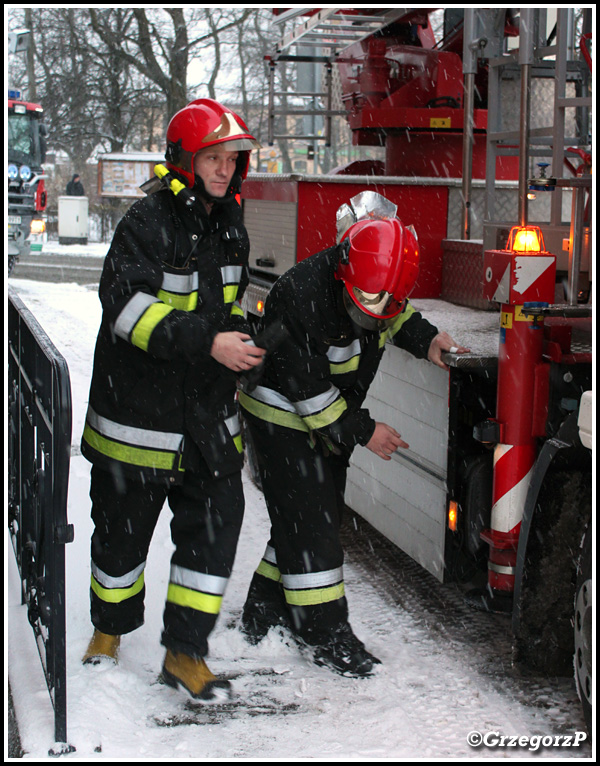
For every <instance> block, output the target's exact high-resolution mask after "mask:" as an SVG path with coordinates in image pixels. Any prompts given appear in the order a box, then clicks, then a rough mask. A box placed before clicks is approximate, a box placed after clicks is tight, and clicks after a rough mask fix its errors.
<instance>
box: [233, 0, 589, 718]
mask: <svg viewBox="0 0 600 766" xmlns="http://www.w3.org/2000/svg"><path fill="white" fill-rule="evenodd" d="M573 10H574V9H566V8H565V9H557V10H555V11H549V10H547V9H534V8H523V9H506V8H494V9H487V10H477V9H457V8H447V9H445V11H444V19H443V30H444V33H443V36H442V37H441V39H440V36H436V35H435V34H434V30H433V27H432V19H433V14H434V9H411V8H384V9H377V8H371V7H369V8H365V7H362V8H357V9H341V8H326V9H307V8H291V9H279V10H277V9H276V10H275V11H274V13H275V21H274V23H275V24H278V25H279V26H280V28H281V30H282V33H281V40H280V43H279V44H278V46H277V48H276V50H275V51H274V52H273V54H272V55H270V56H269V57H268V58H267V64H268V67H269V71H270V114H269V143H274V142H275V141H276V140H278V139H281V138H295V140H296V141H298V140H300V141H308V142H310V144H311V145H314V144H315V143H317V142H318V141H324V142H325V144H326V146H327V145H328V144H331V141H332V129H331V126H332V121H333V120H334V119H335V118H336V117H337V116H339V115H340V114H342V115H344V116H345V118H346V120H347V123H348V125H349V128H350V129H351V131H352V141H353V144H354V145H356V146H377V147H381V153H383V154H384V159H379V160H375V161H370V160H361V161H356V162H354V163H350V164H349V165H347V166H344V167H338V168H337V169H336V170H335V171H332V172H330V173H329V174H320V175H317V174H314V175H309V174H299V173H289V174H279V175H277V174H269V173H255V174H250V175H249V176H248V179H247V180H246V181H245V183H244V188H243V202H242V204H243V210H244V219H245V224H246V227H247V229H248V232H249V236H250V242H251V281H250V286H249V288H248V290H247V292H246V295H245V298H244V308H245V310H246V312H247V314H248V316H249V317H250V318H251V319H252V320H253V321H257V322H258V321H259V320H260V317H261V314H262V310H263V307H264V301H265V299H266V297H267V295H268V292H269V290H270V288H271V286H272V284H273V283H274V281H275V280H276V279H277V277H278V276H280V275H281V274H283V273H284V272H285V271H286V270H287V269H289V268H290V267H291V266H293V264H294V263H296V262H297V261H300V260H302V259H303V258H306V257H308V256H310V255H311V254H312V253H315V252H318V251H320V250H322V249H324V248H326V247H329V246H331V245H332V244H334V242H335V237H336V211H337V210H338V208H340V206H342V205H343V204H348V203H349V202H350V201H351V200H352V199H353V198H355V197H356V195H360V194H362V193H363V192H365V191H375V192H377V193H378V194H381V195H382V196H384V197H385V198H387V199H388V200H390V201H391V202H392V203H393V204H395V205H396V206H397V211H398V213H397V215H398V217H399V218H401V220H402V221H403V222H404V223H406V224H412V225H413V226H414V228H415V229H416V232H417V234H418V238H419V245H420V272H419V279H418V282H417V286H416V288H415V290H414V292H413V294H412V295H411V302H412V303H413V305H414V306H415V307H416V308H418V309H420V310H422V311H423V314H424V316H426V317H427V318H429V319H430V320H431V321H433V323H434V324H436V325H437V326H438V327H439V328H440V329H444V330H447V331H448V332H450V334H451V335H452V336H453V337H454V338H455V339H456V340H457V341H458V342H459V343H462V344H463V345H466V346H468V347H470V348H471V352H470V353H469V354H465V355H458V354H450V353H449V354H446V355H445V361H446V363H447V366H448V370H447V371H444V370H442V369H440V368H439V367H437V366H434V365H432V364H430V363H428V362H423V361H419V360H415V359H414V358H412V357H410V356H409V355H408V354H406V353H405V352H403V351H402V350H400V349H397V348H394V347H392V346H390V347H389V348H388V350H387V351H386V354H385V355H384V357H383V361H382V364H381V366H380V369H379V372H378V375H377V377H376V380H375V381H374V383H373V385H372V387H371V389H370V391H369V395H368V398H367V400H366V403H365V406H366V407H368V408H369V409H370V411H371V414H372V416H373V417H374V418H375V419H376V420H381V421H384V422H388V423H390V424H391V425H393V426H394V427H396V428H397V430H398V431H400V433H401V434H402V437H403V438H404V439H405V440H406V441H407V442H408V443H409V444H410V449H408V450H402V451H398V452H397V453H396V454H394V455H393V456H392V457H393V459H392V460H390V461H382V460H378V459H377V458H376V457H375V456H374V455H372V453H370V452H369V451H368V450H364V449H358V450H355V452H354V455H353V458H352V463H351V467H350V471H349V475H348V484H347V492H346V503H347V505H348V506H349V507H350V508H352V509H353V510H354V511H355V512H356V513H357V514H359V515H360V516H362V517H364V518H365V519H366V520H367V521H368V522H370V524H371V525H373V526H374V527H375V528H376V529H377V530H378V531H379V532H381V533H382V534H383V535H385V536H386V537H387V538H388V539H389V540H391V541H392V542H393V543H394V544H395V545H397V546H398V547H399V548H401V549H402V550H403V551H405V552H406V553H407V554H409V555H410V556H411V557H412V558H413V559H414V560H416V561H417V562H419V564H421V565H422V566H423V567H424V568H425V569H426V570H428V571H429V572H430V573H432V574H433V575H434V576H435V577H436V578H437V579H438V580H440V581H442V582H444V583H446V582H458V583H461V584H463V585H462V587H463V588H464V591H465V598H466V599H467V601H468V602H469V603H470V604H471V605H472V606H473V607H475V608H478V609H482V610H487V611H490V612H495V613H496V612H503V613H505V614H507V615H509V616H510V618H511V619H510V622H511V625H512V630H513V633H514V637H515V640H514V645H515V656H516V658H517V659H518V660H521V661H523V662H525V663H527V664H529V665H530V666H532V667H534V668H537V669H539V670H541V671H542V672H545V673H549V674H552V675H555V674H565V673H572V672H573V657H575V660H574V665H575V679H576V684H577V688H578V691H579V695H580V698H581V701H582V706H583V710H584V714H585V717H586V720H587V722H588V724H589V722H590V721H591V705H592V702H591V700H592V680H591V679H592V662H591V654H592V647H591V635H592V634H591V625H592V605H591V599H592V470H591V444H592V442H591V422H592V420H591V419H592V409H593V405H592V402H593V399H592V364H591V363H592V354H591V350H592V348H591V326H592V318H591V301H590V293H591V272H592V264H591V259H590V253H591V252H593V250H592V248H591V244H590V243H591V237H592V229H591V220H592V219H591V214H590V198H591V138H590V136H591V132H590V124H591V105H592V100H591V95H590V90H589V86H590V82H591V70H592V60H591V54H590V44H591V11H589V10H588V11H584V12H583V14H582V23H580V26H579V31H578V32H577V38H576V37H575V36H574V34H573V30H574V29H575V28H576V25H574V15H573ZM439 12H441V11H439ZM307 61H309V62H311V63H312V64H314V65H318V66H319V67H321V68H322V77H321V78H320V88H321V90H319V91H318V92H317V91H314V90H313V91H302V90H301V89H300V88H296V89H295V90H293V91H289V90H287V91H278V90H277V87H278V86H277V82H278V68H281V67H283V66H289V64H290V63H294V62H296V63H305V62H307ZM282 96H283V97H282ZM303 98H307V99H308V106H299V104H300V102H301V101H302V99H303ZM319 110H320V111H319ZM298 113H300V114H302V113H304V114H305V115H307V116H313V117H314V116H315V115H316V114H318V115H319V116H320V120H321V121H320V123H319V124H320V125H321V129H320V130H319V131H316V132H314V133H312V134H310V133H307V134H305V135H300V136H299V135H297V134H295V135H293V136H290V135H288V134H286V129H285V126H286V125H289V124H290V120H292V119H294V118H295V117H296V116H297V115H298ZM305 124H306V123H305ZM309 124H310V123H309ZM312 124H313V125H314V124H315V123H314V122H313V123H312ZM281 125H283V128H281V127H278V126H281ZM278 130H279V133H278V132H277V131H278ZM248 459H249V463H250V465H251V467H252V464H253V459H252V449H251V444H250V445H248Z"/></svg>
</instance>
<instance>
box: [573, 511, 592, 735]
mask: <svg viewBox="0 0 600 766" xmlns="http://www.w3.org/2000/svg"><path fill="white" fill-rule="evenodd" d="M574 643H575V658H574V664H575V683H576V684H577V691H578V693H579V699H580V700H581V707H582V710H583V717H584V718H585V725H586V727H587V730H588V733H589V734H590V736H591V733H592V529H591V526H589V527H588V529H587V532H586V533H585V537H584V540H583V546H582V551H581V557H580V559H579V566H578V567H577V587H576V590H575V616H574Z"/></svg>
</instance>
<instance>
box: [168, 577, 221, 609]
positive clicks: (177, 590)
mask: <svg viewBox="0 0 600 766" xmlns="http://www.w3.org/2000/svg"><path fill="white" fill-rule="evenodd" d="M167 601H168V602H169V603H171V604H176V605H177V606H187V607H189V608H190V609H195V610H196V611H198V612H207V613H208V614H219V611H220V609H221V602H222V601H223V596H213V595H210V594H209V593H201V592H200V591H197V590H190V588H184V587H183V585H175V583H169V588H168V590H167Z"/></svg>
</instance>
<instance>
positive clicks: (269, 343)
mask: <svg viewBox="0 0 600 766" xmlns="http://www.w3.org/2000/svg"><path fill="white" fill-rule="evenodd" d="M288 335H289V333H288V331H287V328H286V327H285V325H284V324H283V322H282V321H281V320H277V321H276V322H272V323H271V324H270V325H268V326H267V327H265V329H264V330H261V331H260V332H259V333H258V334H257V335H255V336H254V337H253V338H252V339H251V340H248V341H246V343H252V344H253V345H255V346H258V348H264V349H265V350H266V352H267V355H268V354H270V353H272V352H273V351H275V349H276V348H277V347H278V346H280V345H281V344H282V343H283V341H284V340H285V339H286V338H287V336H288ZM264 367H265V363H264V361H263V362H262V363H261V364H259V365H257V366H256V367H253V368H252V369H251V370H248V372H244V373H243V374H242V375H240V381H241V383H242V386H243V389H244V391H247V392H248V393H250V392H252V391H254V389H255V388H256V386H257V385H258V383H259V381H260V379H261V378H262V375H263V371H264Z"/></svg>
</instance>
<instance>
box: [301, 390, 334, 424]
mask: <svg viewBox="0 0 600 766" xmlns="http://www.w3.org/2000/svg"><path fill="white" fill-rule="evenodd" d="M340 396H341V394H340V390H339V388H336V387H335V386H330V388H329V389H328V390H327V391H325V392H324V393H322V394H317V396H311V398H310V399H304V400H303V401H301V402H294V406H295V408H296V411H297V412H298V414H299V415H301V416H302V417H306V416H307V415H313V414H314V413H315V412H321V411H322V410H324V409H326V408H327V407H329V406H330V405H331V404H333V403H334V402H335V401H336V399H339V398H340Z"/></svg>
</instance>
